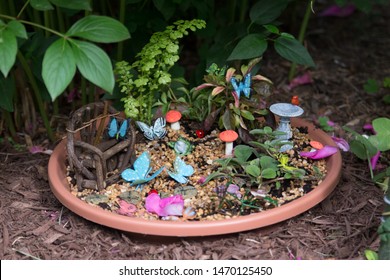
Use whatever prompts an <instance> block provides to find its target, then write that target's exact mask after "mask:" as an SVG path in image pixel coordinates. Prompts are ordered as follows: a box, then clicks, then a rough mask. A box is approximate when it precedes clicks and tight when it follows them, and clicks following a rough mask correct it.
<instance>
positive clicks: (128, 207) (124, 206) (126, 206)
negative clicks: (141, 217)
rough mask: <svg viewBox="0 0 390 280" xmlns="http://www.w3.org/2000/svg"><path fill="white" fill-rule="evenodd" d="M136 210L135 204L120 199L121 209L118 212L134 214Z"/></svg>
mask: <svg viewBox="0 0 390 280" xmlns="http://www.w3.org/2000/svg"><path fill="white" fill-rule="evenodd" d="M136 211H137V207H136V206H135V205H134V204H131V203H128V202H127V201H125V200H121V201H119V209H118V210H117V211H116V212H117V213H118V214H120V215H124V216H133V215H134V213H135V212H136Z"/></svg>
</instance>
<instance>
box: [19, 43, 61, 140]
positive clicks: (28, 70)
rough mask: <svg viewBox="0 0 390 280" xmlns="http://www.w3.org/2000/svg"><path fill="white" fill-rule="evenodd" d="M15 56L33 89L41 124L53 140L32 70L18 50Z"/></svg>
mask: <svg viewBox="0 0 390 280" xmlns="http://www.w3.org/2000/svg"><path fill="white" fill-rule="evenodd" d="M17 56H18V59H19V61H20V63H21V64H22V67H23V70H24V72H25V73H26V75H27V78H28V80H29V82H30V84H31V87H32V89H33V92H34V96H35V99H36V102H37V104H38V108H39V112H40V114H41V117H42V120H43V124H44V125H45V128H46V131H47V135H48V136H49V139H50V141H52V142H53V141H54V140H55V139H54V134H53V131H52V129H51V127H50V122H49V118H48V116H47V113H46V110H45V106H44V104H43V99H42V96H41V94H40V91H39V88H38V84H37V81H36V80H35V78H34V75H33V73H32V71H31V68H30V66H29V65H28V63H27V61H26V59H25V58H24V56H23V54H22V53H21V52H20V51H18V54H17Z"/></svg>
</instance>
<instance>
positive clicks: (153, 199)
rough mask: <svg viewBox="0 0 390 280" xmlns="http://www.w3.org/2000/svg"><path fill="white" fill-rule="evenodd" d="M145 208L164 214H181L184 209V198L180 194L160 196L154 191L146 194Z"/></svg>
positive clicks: (160, 214)
mask: <svg viewBox="0 0 390 280" xmlns="http://www.w3.org/2000/svg"><path fill="white" fill-rule="evenodd" d="M145 208H146V210H147V211H148V212H150V213H154V214H157V215H159V216H160V217H166V216H181V215H182V214H183V209H184V199H183V197H182V196H181V195H174V196H170V197H166V198H160V196H159V195H158V194H156V193H152V194H150V195H148V197H147V198H146V200H145Z"/></svg>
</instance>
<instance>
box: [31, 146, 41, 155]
mask: <svg viewBox="0 0 390 280" xmlns="http://www.w3.org/2000/svg"><path fill="white" fill-rule="evenodd" d="M43 151H44V149H43V147H41V146H31V147H30V149H29V152H30V153H32V154H38V153H43Z"/></svg>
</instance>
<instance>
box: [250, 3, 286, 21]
mask: <svg viewBox="0 0 390 280" xmlns="http://www.w3.org/2000/svg"><path fill="white" fill-rule="evenodd" d="M288 2H289V0H273V1H270V0H259V1H257V2H256V4H255V5H254V6H253V7H252V8H251V10H250V12H249V17H250V19H251V21H252V22H255V23H257V24H267V23H271V22H273V21H274V20H275V19H277V18H278V17H279V16H280V14H281V13H282V11H283V10H284V9H285V8H286V7H287V4H288Z"/></svg>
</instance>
